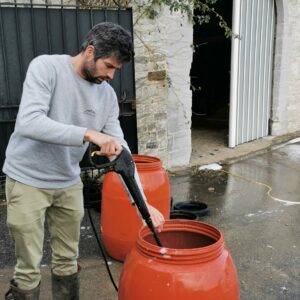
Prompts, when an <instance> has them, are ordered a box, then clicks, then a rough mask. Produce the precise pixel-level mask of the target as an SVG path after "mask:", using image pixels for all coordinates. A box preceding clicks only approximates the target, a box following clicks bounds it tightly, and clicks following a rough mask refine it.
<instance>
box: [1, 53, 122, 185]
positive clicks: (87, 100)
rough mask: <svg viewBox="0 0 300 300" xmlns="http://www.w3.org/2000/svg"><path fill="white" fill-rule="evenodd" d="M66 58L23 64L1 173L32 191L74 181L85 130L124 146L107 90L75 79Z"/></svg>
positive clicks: (114, 103)
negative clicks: (24, 68)
mask: <svg viewBox="0 0 300 300" xmlns="http://www.w3.org/2000/svg"><path fill="white" fill-rule="evenodd" d="M70 59H71V57H70V56H68V55H42V56H39V57H37V58H35V59H34V60H33V61H32V62H31V63H30V65H29V68H28V71H27V75H26V79H25V81H24V86H23V94H22V99H21V104H20V108H19V113H18V117H17V121H16V125H15V131H14V133H13V134H12V135H11V138H10V141H9V144H8V147H7V150H6V160H5V163H4V166H3V172H4V173H5V174H7V175H8V176H9V177H11V178H13V179H15V180H17V181H20V182H22V183H24V184H28V185H31V186H34V187H38V188H49V189H52V188H64V187H68V186H71V185H73V184H75V183H77V182H79V181H80V167H79V162H80V161H81V159H82V157H83V155H84V153H85V151H86V149H87V147H88V143H84V142H83V137H84V133H85V131H86V129H87V128H89V129H93V130H97V131H101V132H103V133H106V134H108V135H111V136H114V137H116V138H117V139H118V141H119V142H120V143H121V144H122V145H124V146H126V147H127V148H128V146H127V144H126V142H125V140H124V138H123V133H122V130H121V127H120V124H119V120H118V116H119V107H118V101H117V97H116V94H115V92H114V90H113V89H112V87H111V86H110V85H109V84H108V83H106V82H103V83H102V84H100V85H98V84H93V83H90V82H88V81H86V80H84V79H83V78H81V77H80V76H79V75H78V74H77V73H76V72H75V70H74V69H73V67H72V65H71V60H70Z"/></svg>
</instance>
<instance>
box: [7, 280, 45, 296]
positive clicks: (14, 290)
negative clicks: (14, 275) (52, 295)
mask: <svg viewBox="0 0 300 300" xmlns="http://www.w3.org/2000/svg"><path fill="white" fill-rule="evenodd" d="M39 298H40V284H39V285H38V286H37V287H36V288H34V289H32V290H22V289H19V288H18V285H17V283H16V282H15V281H14V280H13V279H12V280H11V282H10V289H9V291H8V292H7V293H6V294H5V300H39Z"/></svg>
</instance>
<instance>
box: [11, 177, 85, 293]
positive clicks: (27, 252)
mask: <svg viewBox="0 0 300 300" xmlns="http://www.w3.org/2000/svg"><path fill="white" fill-rule="evenodd" d="M82 187H83V186H82V183H81V182H79V183H77V184H76V185H73V186H71V187H68V188H62V189H39V188H34V187H32V186H28V185H25V184H23V183H20V182H18V181H15V180H13V179H11V178H9V177H7V178H6V187H5V190H6V198H7V226H8V228H9V231H10V233H11V235H12V237H13V239H14V242H15V253H16V258H17V263H16V266H15V272H14V280H15V282H16V283H17V284H18V287H19V288H20V289H24V290H30V289H34V288H35V287H36V286H38V284H39V282H40V280H41V274H40V264H41V260H42V257H43V243H44V223H45V219H46V220H47V225H48V229H49V232H50V245H51V249H52V272H53V273H54V274H57V275H61V276H66V275H71V274H74V273H76V272H77V258H78V244H79V236H80V223H81V221H82V218H83V215H84V207H83V195H82Z"/></svg>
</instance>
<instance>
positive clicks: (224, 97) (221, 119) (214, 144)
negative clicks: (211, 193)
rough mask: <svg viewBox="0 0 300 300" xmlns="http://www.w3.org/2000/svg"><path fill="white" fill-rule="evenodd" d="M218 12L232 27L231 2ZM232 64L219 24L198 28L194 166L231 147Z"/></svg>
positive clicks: (193, 78) (220, 3)
mask: <svg viewBox="0 0 300 300" xmlns="http://www.w3.org/2000/svg"><path fill="white" fill-rule="evenodd" d="M215 10H216V11H217V12H218V13H219V14H220V15H221V16H223V18H224V19H225V21H226V22H227V24H228V26H231V23H232V1H223V0H219V1H218V2H217V3H216V5H215ZM195 14H196V15H197V14H199V12H197V11H195ZM230 64H231V39H230V38H226V37H225V35H224V30H223V29H222V28H220V26H219V24H218V20H217V19H216V18H213V17H212V18H211V20H210V22H209V23H207V24H202V25H201V26H200V25H198V24H195V25H194V54H193V63H192V68H191V72H190V75H191V84H192V90H193V97H192V156H191V163H193V161H195V160H199V158H201V157H205V156H214V155H215V154H216V153H217V152H218V151H220V150H221V149H222V148H223V149H224V148H227V147H228V131H229V102H230Z"/></svg>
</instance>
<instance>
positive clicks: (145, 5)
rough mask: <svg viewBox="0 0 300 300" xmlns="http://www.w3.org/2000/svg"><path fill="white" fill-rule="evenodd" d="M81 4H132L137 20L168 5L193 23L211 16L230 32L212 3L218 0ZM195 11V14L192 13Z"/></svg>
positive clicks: (83, 0)
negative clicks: (137, 15)
mask: <svg viewBox="0 0 300 300" xmlns="http://www.w3.org/2000/svg"><path fill="white" fill-rule="evenodd" d="M77 1H78V2H79V3H80V4H81V5H83V6H92V5H100V6H109V7H116V8H118V7H129V6H133V7H135V9H136V10H137V11H138V12H139V17H138V18H137V21H136V23H137V22H138V20H139V19H140V18H141V17H143V16H145V17H148V18H149V19H155V18H156V17H157V16H158V15H159V13H160V10H161V9H162V7H163V6H165V7H168V8H169V10H170V12H171V13H172V12H180V13H181V14H182V15H184V16H187V17H188V19H189V20H190V21H191V22H192V23H193V24H199V25H201V24H204V23H208V22H209V21H210V20H211V18H212V17H214V18H216V19H217V20H218V23H219V26H220V27H221V28H223V29H224V34H225V36H226V37H230V36H231V34H232V32H231V29H230V28H229V26H228V25H227V23H226V21H225V20H224V18H223V17H222V15H220V14H219V13H218V12H217V11H216V10H215V7H214V5H215V4H216V3H217V2H218V1H220V0H77ZM194 11H197V12H198V13H197V15H194Z"/></svg>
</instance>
